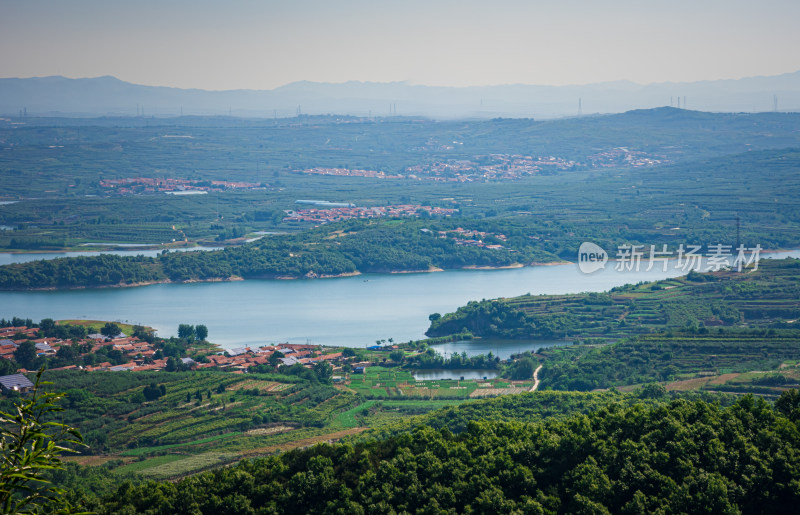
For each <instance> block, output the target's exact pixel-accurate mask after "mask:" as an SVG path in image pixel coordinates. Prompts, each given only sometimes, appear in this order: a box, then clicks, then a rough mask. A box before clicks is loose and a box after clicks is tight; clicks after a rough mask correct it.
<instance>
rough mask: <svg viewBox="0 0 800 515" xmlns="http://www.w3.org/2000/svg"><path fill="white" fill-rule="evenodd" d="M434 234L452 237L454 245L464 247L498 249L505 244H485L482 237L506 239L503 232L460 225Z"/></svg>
mask: <svg viewBox="0 0 800 515" xmlns="http://www.w3.org/2000/svg"><path fill="white" fill-rule="evenodd" d="M420 231H422V232H424V233H433V231H431V230H430V229H420ZM436 234H437V236H438V237H439V238H453V240H454V241H455V244H456V245H461V246H464V247H480V248H485V249H490V250H499V249H504V248H505V246H503V245H501V244H499V243H495V244H488V245H487V244H486V243H484V241H483V239H484V238H486V237H487V236H488V237H493V238H497V239H498V240H501V241H506V239H507V238H506V235H505V234H494V233H490V232H484V231H474V230H470V229H464V228H462V227H458V228H456V229H454V230H452V231H436Z"/></svg>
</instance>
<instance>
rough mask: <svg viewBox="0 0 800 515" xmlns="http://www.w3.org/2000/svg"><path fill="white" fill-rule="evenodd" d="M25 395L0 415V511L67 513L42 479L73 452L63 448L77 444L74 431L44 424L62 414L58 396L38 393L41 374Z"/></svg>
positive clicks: (59, 494) (66, 504)
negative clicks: (58, 413) (52, 415)
mask: <svg viewBox="0 0 800 515" xmlns="http://www.w3.org/2000/svg"><path fill="white" fill-rule="evenodd" d="M43 371H44V369H41V370H39V373H38V374H36V383H35V384H34V388H33V392H32V394H31V396H30V397H28V398H27V399H23V400H22V401H20V402H19V403H17V402H15V403H14V404H13V406H14V411H15V413H13V414H10V413H4V412H0V451H2V452H1V454H2V457H1V458H0V510H2V512H3V513H22V512H30V513H38V512H39V511H40V509H46V510H47V511H51V510H52V511H53V512H55V511H58V512H59V513H69V512H72V511H73V507H72V506H71V505H70V504H69V502H68V501H67V500H66V498H65V495H64V494H65V493H66V492H65V491H64V490H62V489H60V488H56V487H54V486H51V483H50V481H48V480H47V479H45V474H46V473H47V472H48V471H50V470H54V469H55V470H64V465H63V463H62V462H61V459H60V457H61V455H62V453H65V452H77V451H75V450H74V449H71V448H70V447H68V446H82V445H83V438H82V437H81V435H80V433H79V432H78V430H77V429H75V428H73V427H70V426H68V425H66V424H59V423H57V422H49V421H45V419H47V418H48V417H49V415H50V414H52V413H55V412H58V411H62V410H63V408H61V407H60V406H59V405H58V403H59V401H61V399H62V398H63V397H64V395H65V394H63V393H42V392H41V387H42V386H45V385H48V384H50V383H47V382H42V381H41V377H42V372H43Z"/></svg>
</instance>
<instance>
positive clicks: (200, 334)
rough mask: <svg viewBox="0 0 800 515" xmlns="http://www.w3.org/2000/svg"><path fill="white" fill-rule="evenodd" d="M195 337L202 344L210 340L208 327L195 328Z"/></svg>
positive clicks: (197, 326) (198, 326)
mask: <svg viewBox="0 0 800 515" xmlns="http://www.w3.org/2000/svg"><path fill="white" fill-rule="evenodd" d="M194 335H195V337H196V338H197V339H198V340H200V341H201V342H202V341H205V339H206V338H208V327H206V326H205V325H202V324H201V325H196V326H194Z"/></svg>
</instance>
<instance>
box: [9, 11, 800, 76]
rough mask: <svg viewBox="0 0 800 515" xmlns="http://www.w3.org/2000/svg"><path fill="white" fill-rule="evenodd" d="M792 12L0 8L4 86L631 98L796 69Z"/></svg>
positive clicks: (797, 16) (799, 43) (799, 58)
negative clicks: (487, 88)
mask: <svg viewBox="0 0 800 515" xmlns="http://www.w3.org/2000/svg"><path fill="white" fill-rule="evenodd" d="M798 20H800V2H797V1H796V0H788V1H787V0H759V1H742V0H691V1H689V0H673V1H670V2H664V1H662V2H654V1H651V0H609V1H603V0H552V1H551V0H494V1H491V2H487V1H473V0H458V1H451V0H427V1H419V0H339V1H337V0H291V1H280V2H279V1H271V0H261V1H256V0H227V1H208V0H158V1H152V0H136V1H133V0H127V1H121V0H69V1H67V0H0V77H33V76H47V75H63V76H66V77H73V78H78V77H97V76H103V75H113V76H115V77H117V78H119V79H122V80H125V81H129V82H134V83H138V84H147V85H158V86H173V87H181V88H200V89H210V90H224V89H272V88H275V87H278V86H282V85H285V84H288V83H291V82H294V81H300V80H308V81H318V82H346V81H351V80H354V81H373V82H392V81H408V82H410V83H413V84H426V85H436V86H477V85H496V84H541V85H566V84H590V83H598V82H607V81H617V80H629V81H633V82H636V83H639V84H649V83H654V82H693V81H700V80H715V79H736V78H741V77H751V76H758V75H778V74H781V73H788V72H794V71H798V70H800V52H797V49H798V48H800V30H798V29H797V23H798Z"/></svg>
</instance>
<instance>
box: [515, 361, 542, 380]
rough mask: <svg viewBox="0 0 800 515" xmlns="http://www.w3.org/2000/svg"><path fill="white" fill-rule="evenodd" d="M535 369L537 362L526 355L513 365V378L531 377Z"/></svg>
mask: <svg viewBox="0 0 800 515" xmlns="http://www.w3.org/2000/svg"><path fill="white" fill-rule="evenodd" d="M534 370H536V363H535V362H534V361H533V360H532V359H531V358H529V357H527V356H526V357H524V358H522V359H520V360H517V361H516V362H515V363H514V365H512V367H511V379H520V380H521V379H530V378H531V377H533V371H534Z"/></svg>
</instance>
